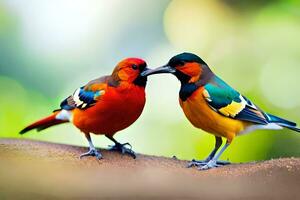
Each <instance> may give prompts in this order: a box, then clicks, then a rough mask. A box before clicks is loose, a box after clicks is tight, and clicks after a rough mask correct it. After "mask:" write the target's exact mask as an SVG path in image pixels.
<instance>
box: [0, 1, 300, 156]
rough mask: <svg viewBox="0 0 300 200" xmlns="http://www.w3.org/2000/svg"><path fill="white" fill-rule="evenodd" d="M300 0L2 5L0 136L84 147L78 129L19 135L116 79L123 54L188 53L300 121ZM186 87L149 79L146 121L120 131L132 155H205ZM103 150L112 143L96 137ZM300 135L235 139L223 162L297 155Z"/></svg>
mask: <svg viewBox="0 0 300 200" xmlns="http://www.w3.org/2000/svg"><path fill="white" fill-rule="evenodd" d="M299 2H300V1H298V0H277V1H271V0H263V1H262V0H252V1H251V0H210V1H201V0H173V1H170V0H143V1H140V0H126V1H122V0H110V1H104V0H88V1H80V0H78V1H73V0H52V1H50V0H48V1H40V0H27V1H22V0H2V1H0V90H1V95H0V137H9V138H31V139H36V140H44V141H51V142H57V143H66V144H76V145H85V146H87V141H86V140H85V138H84V137H83V135H82V134H81V133H80V132H79V130H77V129H76V128H74V127H73V126H72V125H70V124H69V125H60V126H57V127H54V128H50V129H47V130H45V131H43V132H40V133H36V132H34V131H32V132H30V133H28V134H26V135H24V136H22V137H21V136H19V135H18V132H19V131H20V130H21V129H22V128H23V127H24V126H25V125H27V124H29V123H31V122H32V121H34V120H37V119H39V118H41V117H44V116H46V115H48V114H49V113H51V111H52V110H54V109H56V108H58V106H59V103H60V101H61V100H63V99H64V98H65V97H67V96H68V95H69V94H71V93H72V92H73V91H74V89H76V88H77V87H79V86H81V85H83V84H85V83H87V82H88V81H89V80H91V79H93V78H96V77H99V76H102V75H105V74H110V73H111V71H112V69H113V68H114V66H115V65H116V63H117V62H118V61H119V60H121V59H123V58H124V57H129V56H130V57H132V56H134V57H142V58H144V59H145V60H147V62H148V65H149V66H150V67H156V66H160V65H162V64H165V63H166V62H167V61H168V59H169V58H170V57H172V56H173V55H175V54H176V53H180V52H183V51H191V52H194V53H196V54H198V55H199V56H201V57H202V58H203V59H204V60H205V61H206V62H207V63H208V64H209V65H210V66H211V68H212V69H213V71H214V72H216V73H217V74H218V75H219V76H221V77H222V78H223V79H225V80H226V81H227V82H228V83H229V84H231V85H232V86H233V87H235V88H236V89H237V90H239V91H240V92H242V93H243V94H244V95H246V96H248V97H249V98H250V99H252V100H253V101H254V102H256V104H257V105H259V106H260V107H261V108H262V109H264V110H265V111H267V112H270V113H273V114H276V115H279V116H282V117H285V118H288V119H291V120H294V121H296V122H298V123H300V112H299V111H300V93H299V79H298V78H299V75H300V67H299V63H300V37H299V36H300V3H299ZM178 90H179V82H178V81H177V80H176V79H175V77H173V76H170V75H159V76H153V77H150V78H149V81H148V86H147V104H146V107H145V110H144V112H143V114H142V116H141V117H140V119H139V120H138V121H137V122H136V123H135V124H133V125H132V126H131V127H129V128H128V129H126V130H124V131H122V132H120V133H119V134H117V135H116V138H117V139H118V140H120V141H121V142H130V143H131V144H132V146H133V148H134V150H135V151H137V152H140V153H146V154H152V155H164V156H173V155H176V156H177V157H178V158H181V159H192V158H198V159H200V158H204V157H205V156H207V154H208V153H209V152H210V151H211V149H212V148H213V146H214V137H213V136H212V135H209V134H207V133H205V132H203V131H201V130H199V129H196V128H194V127H192V125H191V124H190V123H189V122H188V120H187V119H186V118H185V116H184V114H183V112H182V111H181V108H180V106H179V104H178ZM93 139H94V143H95V144H96V145H97V146H101V147H106V146H107V145H108V144H110V141H108V140H107V139H106V138H105V137H103V136H93ZM299 145H300V135H299V134H297V133H294V132H292V131H289V130H282V131H256V132H254V133H252V134H248V135H245V136H241V137H237V138H236V139H235V140H234V142H233V143H232V145H231V147H230V148H229V149H228V150H227V151H226V152H225V153H224V154H223V156H222V158H223V159H227V158H229V159H230V160H231V161H234V162H239V161H252V160H262V159H270V158H274V157H285V156H300V148H299Z"/></svg>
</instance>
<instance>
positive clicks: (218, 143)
mask: <svg viewBox="0 0 300 200" xmlns="http://www.w3.org/2000/svg"><path fill="white" fill-rule="evenodd" d="M215 137H216V144H215V148H214V149H213V150H212V152H211V153H210V154H209V156H208V157H207V158H206V159H205V160H195V159H193V160H192V161H191V162H189V163H188V165H187V167H188V168H190V167H194V166H196V167H200V166H204V165H206V164H207V163H208V162H209V161H210V160H212V159H213V157H214V156H215V154H216V152H217V151H218V149H219V148H220V146H221V145H222V138H221V137H218V136H215ZM217 164H218V165H227V164H230V162H228V161H221V160H220V161H217Z"/></svg>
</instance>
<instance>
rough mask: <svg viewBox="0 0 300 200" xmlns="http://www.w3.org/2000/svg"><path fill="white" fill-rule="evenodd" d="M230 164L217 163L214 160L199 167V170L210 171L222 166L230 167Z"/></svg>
mask: <svg viewBox="0 0 300 200" xmlns="http://www.w3.org/2000/svg"><path fill="white" fill-rule="evenodd" d="M228 164H230V162H228V161H216V160H214V159H212V160H210V161H209V162H208V163H206V164H205V165H203V166H199V167H198V169H199V170H208V169H212V168H216V167H221V166H224V165H228Z"/></svg>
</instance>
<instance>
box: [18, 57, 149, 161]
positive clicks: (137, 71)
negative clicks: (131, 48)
mask: <svg viewBox="0 0 300 200" xmlns="http://www.w3.org/2000/svg"><path fill="white" fill-rule="evenodd" d="M146 69H147V64H146V62H145V61H144V60H142V59H140V58H127V59H124V60H122V61H121V62H119V63H118V64H117V66H116V67H115V69H114V70H113V72H112V74H111V75H107V76H102V77H100V78H98V79H95V80H92V81H90V82H88V83H87V84H86V85H84V86H82V87H80V88H78V89H77V90H75V92H74V93H73V94H72V95H70V96H69V97H67V98H66V99H65V100H64V101H62V102H61V104H60V109H58V110H56V111H54V113H53V114H51V115H50V116H48V117H45V118H43V119H41V120H39V121H37V122H34V123H33V124H31V125H29V126H27V127H26V128H24V129H23V130H22V131H21V132H20V133H21V134H24V133H26V132H27V131H30V130H32V129H37V130H38V131H41V130H44V129H46V128H49V127H51V126H54V125H57V124H62V123H66V122H71V123H73V124H74V125H75V126H76V127H77V128H78V129H79V130H80V131H81V132H83V133H84V135H85V137H86V139H87V140H88V142H89V151H88V152H86V153H84V154H82V155H81V156H80V158H81V157H84V156H95V157H96V158H97V159H101V158H102V155H101V153H100V152H98V151H97V150H96V148H95V146H94V145H93V142H92V139H91V136H90V133H94V134H96V135H105V136H106V137H107V138H109V139H110V140H112V141H113V142H114V143H115V145H114V146H113V147H112V150H116V151H120V152H121V153H123V154H124V153H128V154H129V155H131V156H132V157H133V158H135V157H136V155H135V153H134V152H133V151H132V150H131V148H127V147H126V145H129V143H125V144H121V143H119V142H118V141H117V140H115V138H114V135H115V134H116V133H117V132H118V131H120V130H123V129H125V128H127V127H129V126H130V125H131V124H132V123H134V122H135V121H136V120H137V119H138V118H139V116H140V115H141V113H142V111H143V108H144V106H145V102H146V97H145V87H146V83H147V77H142V76H141V73H142V72H143V71H144V70H146ZM129 146H130V145H129Z"/></svg>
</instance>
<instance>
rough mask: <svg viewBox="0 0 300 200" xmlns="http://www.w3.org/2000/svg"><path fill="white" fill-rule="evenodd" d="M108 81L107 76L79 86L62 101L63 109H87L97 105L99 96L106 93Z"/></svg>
mask: <svg viewBox="0 0 300 200" xmlns="http://www.w3.org/2000/svg"><path fill="white" fill-rule="evenodd" d="M106 81H107V77H101V78H99V79H95V80H93V81H91V82H89V83H88V84H86V85H85V86H82V87H80V88H78V89H77V90H75V92H74V93H73V94H72V95H70V96H69V97H68V98H66V99H65V100H64V101H63V102H61V104H60V107H61V109H64V110H73V109H74V108H79V109H86V108H89V107H91V106H93V105H95V104H96V102H97V101H98V99H99V97H100V96H102V95H103V94H104V93H105V89H106V86H107V84H106Z"/></svg>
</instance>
